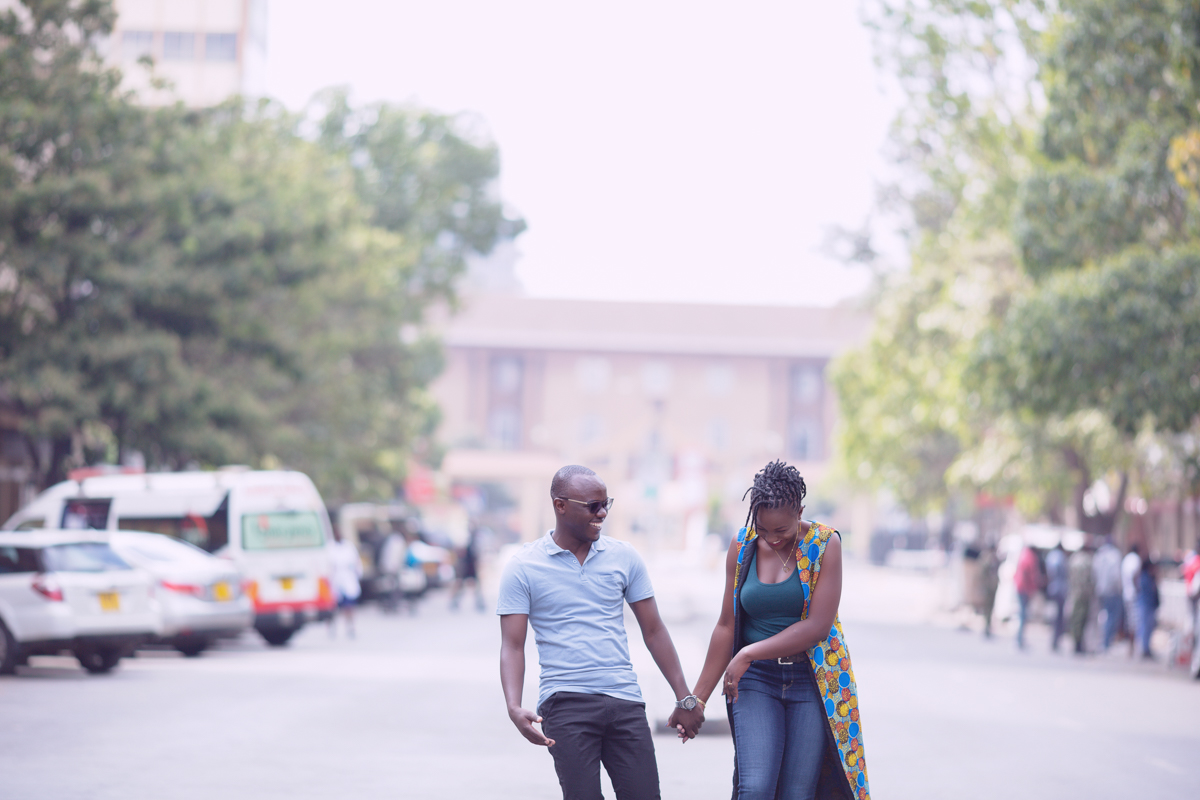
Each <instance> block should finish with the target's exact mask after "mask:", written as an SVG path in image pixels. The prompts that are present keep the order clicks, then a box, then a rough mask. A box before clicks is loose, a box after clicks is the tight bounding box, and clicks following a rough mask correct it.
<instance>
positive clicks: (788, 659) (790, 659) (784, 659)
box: [775, 655, 800, 665]
mask: <svg viewBox="0 0 1200 800" xmlns="http://www.w3.org/2000/svg"><path fill="white" fill-rule="evenodd" d="M798 658H800V656H798V655H794V656H780V657H779V658H777V659H775V661H776V662H777V663H779V664H784V665H787V664H795V663H796V659H798Z"/></svg>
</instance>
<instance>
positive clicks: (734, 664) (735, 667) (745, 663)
mask: <svg viewBox="0 0 1200 800" xmlns="http://www.w3.org/2000/svg"><path fill="white" fill-rule="evenodd" d="M745 652H746V651H745V650H741V651H739V652H738V654H737V655H736V656H734V657H733V660H732V661H730V662H729V666H728V667H727V668H726V669H725V681H724V684H723V685H722V688H721V694H723V695H725V696H726V697H728V698H730V699H731V700H733V702H735V703H736V702H737V696H738V682H739V681H740V680H741V679H742V676H743V675H745V674H746V670H748V669H750V659H749V658H746V656H745V655H744V654H745Z"/></svg>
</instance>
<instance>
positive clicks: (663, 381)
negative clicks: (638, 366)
mask: <svg viewBox="0 0 1200 800" xmlns="http://www.w3.org/2000/svg"><path fill="white" fill-rule="evenodd" d="M670 390H671V365H670V364H667V363H666V362H663V361H647V362H646V363H645V364H643V365H642V391H644V392H645V393H646V396H647V397H663V396H664V395H666V393H667V392H669V391H670Z"/></svg>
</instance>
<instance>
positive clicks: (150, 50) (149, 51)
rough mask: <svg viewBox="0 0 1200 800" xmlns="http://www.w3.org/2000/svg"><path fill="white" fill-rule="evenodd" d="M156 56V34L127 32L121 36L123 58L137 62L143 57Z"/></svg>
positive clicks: (150, 32)
mask: <svg viewBox="0 0 1200 800" xmlns="http://www.w3.org/2000/svg"><path fill="white" fill-rule="evenodd" d="M153 55H154V33H153V32H152V31H125V32H123V33H122V34H121V58H123V59H125V60H126V61H137V60H138V59H139V58H141V57H142V56H153Z"/></svg>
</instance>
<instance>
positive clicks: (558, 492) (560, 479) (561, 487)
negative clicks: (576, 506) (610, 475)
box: [550, 464, 596, 500]
mask: <svg viewBox="0 0 1200 800" xmlns="http://www.w3.org/2000/svg"><path fill="white" fill-rule="evenodd" d="M595 474H596V473H595V472H594V471H592V470H590V469H588V468H587V467H581V466H579V465H578V464H568V465H567V466H565V467H563V468H562V469H560V470H559V471H558V472H556V473H554V479H553V480H552V481H550V499H551V500H554V499H555V498H558V497H562V496H563V492H565V491H566V490H567V487H568V486H570V484H571V478H574V477H575V476H576V475H595Z"/></svg>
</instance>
